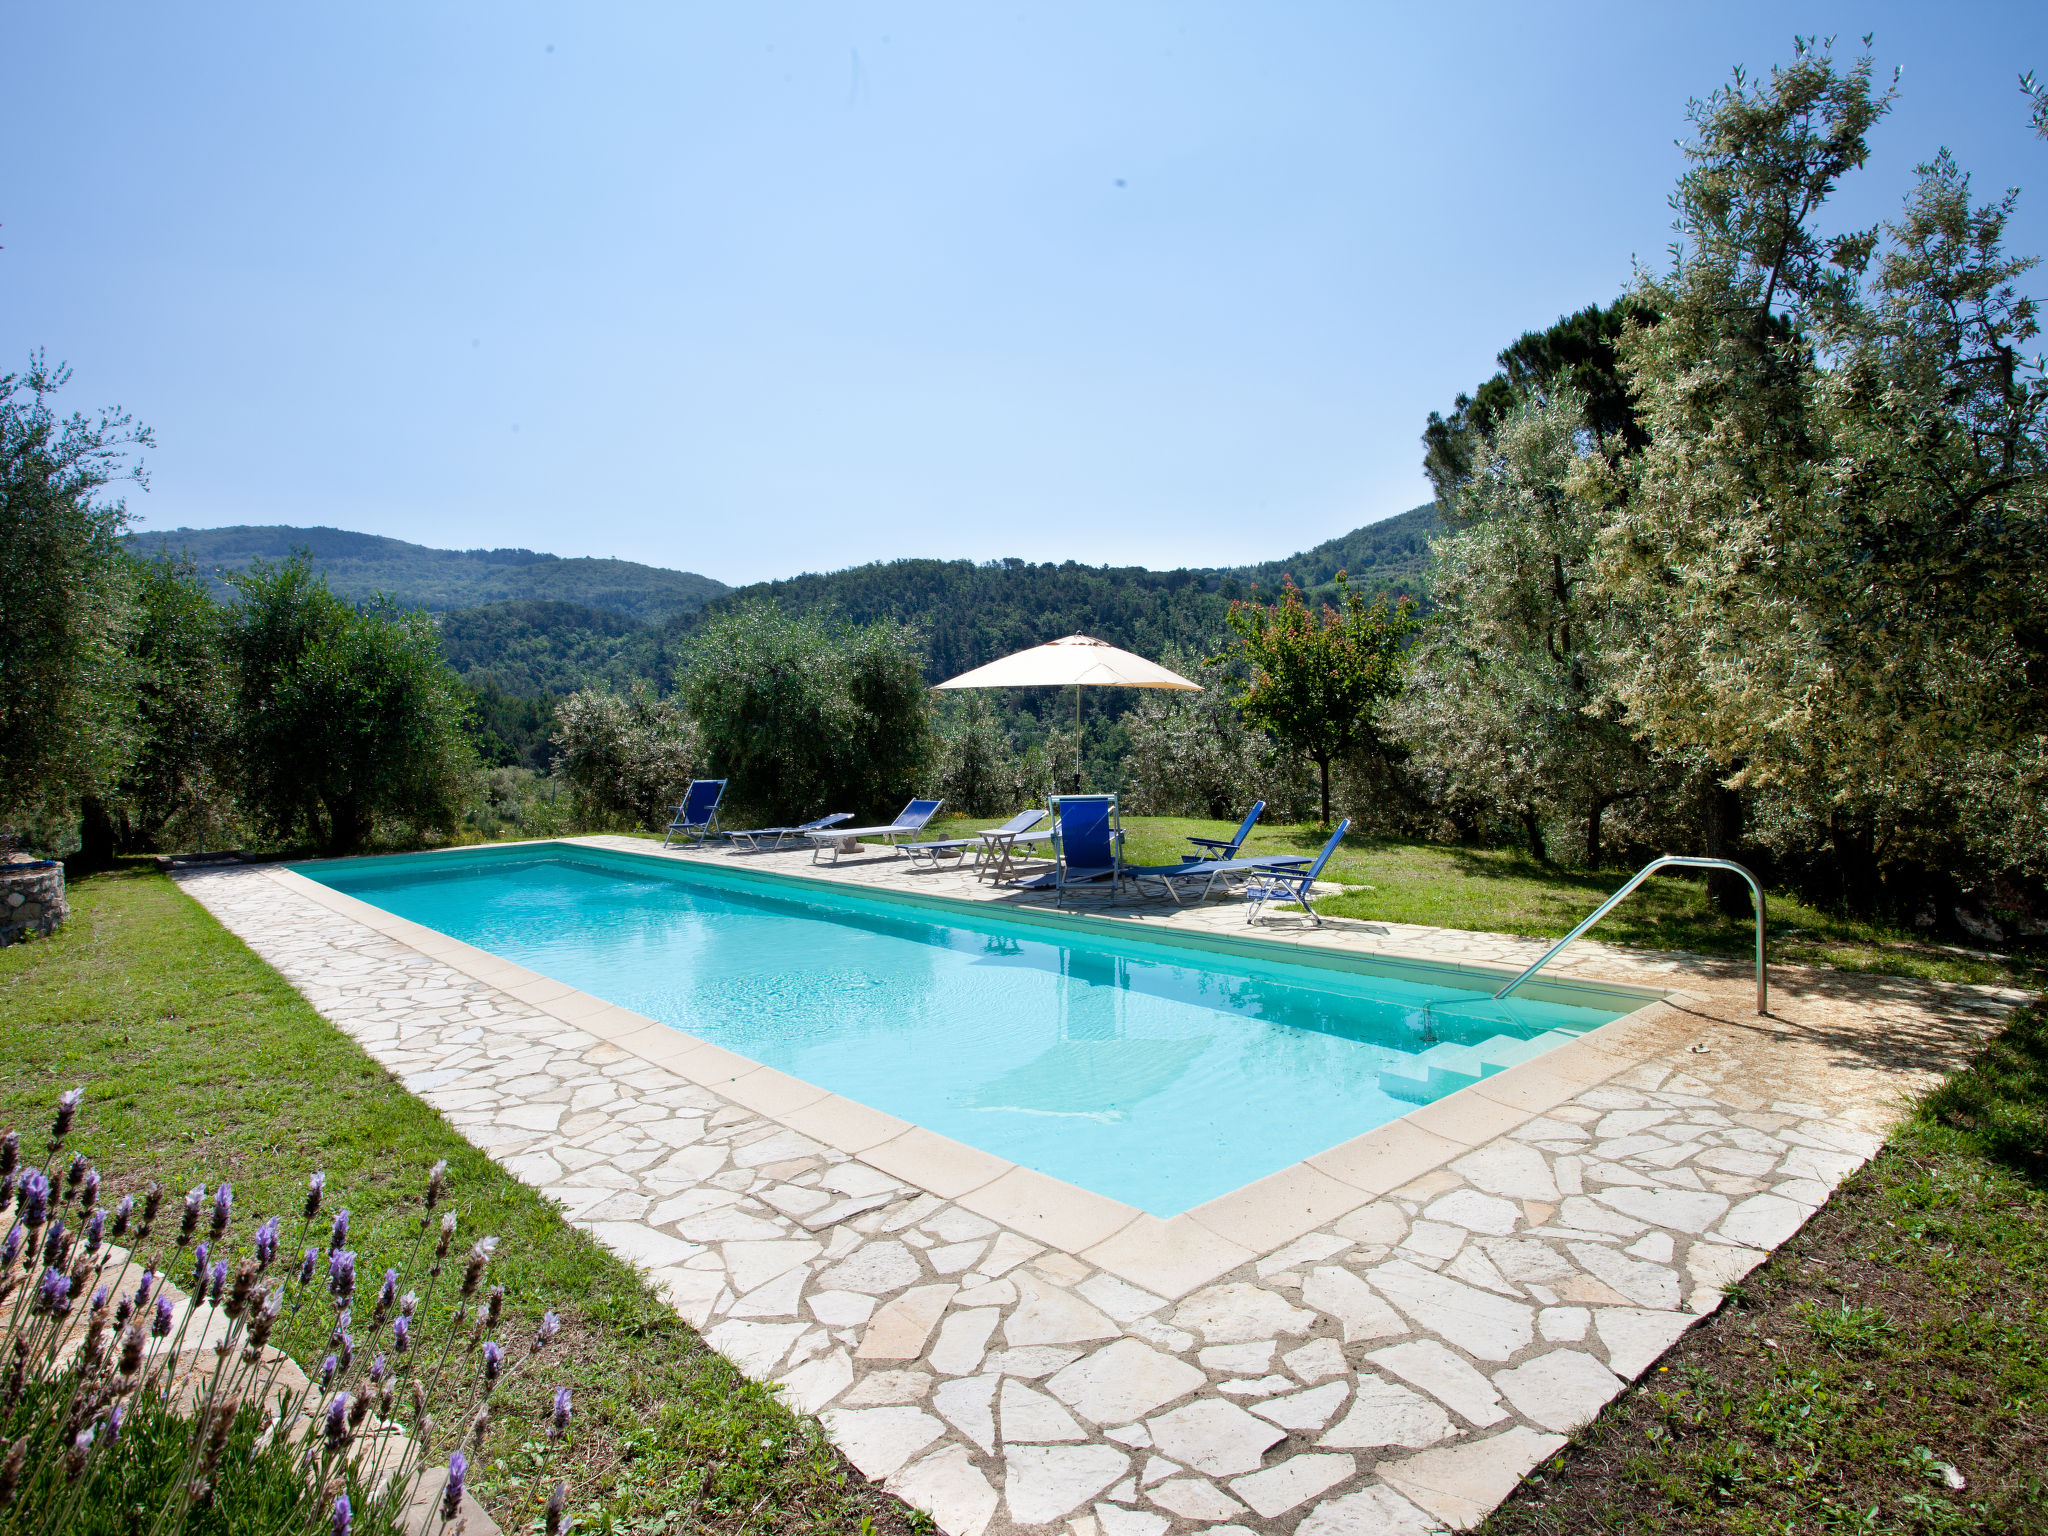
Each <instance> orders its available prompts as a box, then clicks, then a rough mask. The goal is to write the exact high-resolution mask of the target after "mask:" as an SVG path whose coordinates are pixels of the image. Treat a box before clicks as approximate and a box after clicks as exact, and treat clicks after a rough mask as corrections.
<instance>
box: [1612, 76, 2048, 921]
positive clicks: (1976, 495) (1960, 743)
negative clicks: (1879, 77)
mask: <svg viewBox="0 0 2048 1536" xmlns="http://www.w3.org/2000/svg"><path fill="white" fill-rule="evenodd" d="M1871 75H1872V70H1871V64H1870V61H1869V60H1868V59H1863V60H1859V61H1857V62H1855V63H1854V64H1852V65H1850V66H1848V67H1846V68H1844V67H1840V66H1838V65H1837V64H1836V62H1835V61H1834V60H1833V59H1832V58H1831V57H1830V56H1829V54H1828V53H1827V52H1826V50H1825V49H1823V48H1816V47H1814V46H1811V45H1807V44H1802V45H1801V46H1800V48H1799V51H1798V54H1797V57H1796V58H1795V59H1794V61H1793V62H1792V63H1791V64H1789V65H1787V66H1785V67H1782V68H1780V69H1777V70H1774V71H1773V72H1772V74H1771V75H1770V77H1769V78H1768V79H1766V80H1761V81H1751V80H1749V79H1747V78H1746V77H1744V76H1742V75H1741V74H1740V73H1738V74H1737V76H1736V77H1735V79H1734V81H1733V83H1732V84H1731V85H1730V86H1728V87H1727V88H1726V89H1724V90H1722V91H1719V92H1717V93H1716V94H1715V95H1714V96H1712V97H1711V98H1709V99H1708V100H1706V101H1704V102H1700V103H1696V104H1695V105H1694V108H1693V121H1694V124H1695V127H1696V129H1697V133H1696V137H1695V140H1694V142H1693V143H1692V144H1691V145H1690V146H1688V148H1687V155H1688V158H1689V161H1690V166H1689V168H1688V170H1687V172H1686V173H1685V176H1684V177H1683V179H1682V181H1681V182H1680V185H1679V189H1678V193H1677V195H1676V197H1675V199H1674V206H1675V207H1676V209H1677V211H1678V215H1679V217H1678V229H1679V236H1680V238H1679V241H1678V243H1677V245H1676V246H1675V248H1674V259H1673V262H1672V265H1671V267H1670V269H1669V270H1668V271H1666V272H1663V273H1660V274H1648V273H1646V274H1643V275H1642V276H1641V277H1640V279H1639V282H1638V286H1637V293H1636V297H1637V298H1638V299H1639V301H1640V302H1641V303H1642V304H1644V305H1645V306H1646V307H1647V308H1649V309H1652V310H1654V311H1655V312H1656V313H1657V314H1658V316H1659V317H1660V318H1659V319H1658V322H1657V323H1656V324H1655V325H1632V326H1630V327H1629V328H1628V329H1627V330H1626V331H1625V333H1624V334H1623V336H1622V337H1621V339H1620V342H1619V343H1618V348H1619V353H1620V358H1621V364H1622V368H1623V371H1624V373H1625V375H1626V376H1627V378H1628V379H1629V382H1630V384H1631V386H1632V388H1633V390H1634V392H1635V397H1636V402H1637V410H1638V413H1639V415H1640V417H1641V420H1642V422H1643V423H1644V425H1645V427H1646V428H1647V431H1648V435H1649V439H1650V441H1649V443H1648V445H1647V446H1646V447H1645V448H1644V449H1643V450H1642V451H1641V452H1640V453H1637V454H1634V455H1631V456H1629V457H1628V458H1627V459H1626V460H1624V461H1623V462H1622V463H1620V464H1619V465H1616V466H1613V468H1612V471H1611V473H1610V474H1609V475H1608V477H1607V483H1606V486H1605V489H1604V497H1605V501H1606V504H1607V506H1608V507H1609V508H1610V511H1611V517H1610V524H1609V526H1608V528H1607V529H1606V530H1605V532H1604V534H1603V536H1602V538H1601V540H1600V543H1599V546H1598V550H1597V554H1596V559H1595V568H1594V576H1595V583H1596V585H1597V586H1598V588H1599V589H1600V591H1601V593H1602V595H1603V597H1604V598H1605V599H1606V600H1607V601H1610V602H1612V603H1614V604H1617V605H1619V607H1621V608H1622V609H1625V610H1626V611H1627V612H1628V614H1629V616H1630V621H1629V624H1628V625H1627V627H1626V628H1625V630H1623V631H1620V632H1618V633H1617V634H1616V636H1615V638H1614V641H1613V643H1612V644H1611V646H1610V648H1609V662H1610V665H1611V667H1612V675H1611V680H1610V682H1609V684H1608V687H1609V691H1610V693H1611V695H1612V697H1613V698H1614V699H1615V700H1617V701H1618V702H1619V703H1620V704H1621V705H1622V706H1623V707H1624V708H1625V709H1626V711H1627V714H1628V718H1629V720H1630V721H1631V722H1632V723H1634V724H1635V725H1636V726H1637V727H1638V728H1639V729H1640V730H1642V731H1643V732H1645V733H1646V734H1647V735H1648V736H1649V737H1650V739H1651V740H1652V741H1653V742H1654V743H1655V744H1656V746H1657V747H1658V748H1659V749H1660V750H1662V751H1665V752H1671V753H1689V752H1696V753H1700V754H1704V755H1705V756H1706V757H1708V758H1709V759H1711V760H1712V761H1713V762H1714V763H1715V764H1716V765H1717V767H1718V770H1719V772H1720V774H1721V775H1722V776H1723V781H1724V782H1725V783H1726V784H1728V785H1729V786H1731V787H1732V788H1737V789H1744V790H1748V791H1750V792H1752V793H1760V794H1764V795H1768V796H1775V797H1782V798H1784V799H1786V800H1788V801H1789V802H1790V804H1791V805H1792V806H1793V807H1794V808H1796V811H1797V812H1798V814H1799V815H1800V816H1803V817H1804V818H1805V819H1806V820H1807V821H1808V822H1810V823H1811V824H1813V825H1816V826H1823V827H1825V828H1826V829H1827V836H1828V839H1829V841H1830V842H1831V844H1832V847H1833V852H1834V855H1835V857H1836V860H1837V862H1838V863H1839V865H1840V866H1841V868H1842V872H1843V874H1842V883H1843V887H1844V889H1845V891H1846V892H1847V893H1848V894H1849V895H1850V896H1851V897H1852V899H1854V898H1856V897H1858V896H1861V897H1863V898H1864V899H1866V900H1873V901H1874V899H1875V896H1876V893H1877V891H1878V889H1879V887H1880V883H1881V880H1880V877H1881V876H1885V877H1890V876H1897V877H1898V878H1899V880H1900V883H1901V886H1902V889H1901V891H1900V893H1899V895H1900V896H1901V898H1907V897H1909V896H1910V891H1909V890H1908V889H1906V888H1912V889H1918V886H1917V885H1916V881H1917V880H1919V879H1920V878H1921V877H1922V876H1924V873H1925V871H1926V869H1927V868H1928V867H1930V866H1933V867H1941V866H1950V865H1953V864H1954V863H1955V862H1956V861H1958V860H1967V859H1973V858H1974V859H1976V860H1979V861H1983V862H1986V863H1989V864H1993V865H1999V866H2004V867H2011V866H2012V865H2014V864H2015V863H2024V864H2029V865H2031V866H2032V867H2033V868H2034V869H2035V870H2037V871H2038V870H2041V869H2043V868H2048V846H2044V845H2043V844H2041V843H2039V842H2038V841H2031V838H2032V837H2033V835H2034V832H2033V831H2032V830H2030V829H2037V828H2038V818H2027V817H2024V816H2016V815H2015V814H2014V812H2015V810H2016V806H2015V804H2014V799H2015V797H2014V796H2013V795H2012V793H2011V787H2012V786H2013V785H2015V784H2018V785H2021V786H2028V785H2031V786H2035V787H2034V788H2033V789H2032V790H2031V791H2027V790H2025V789H2024V788H2023V790H2022V798H2023V797H2024V795H2025V794H2026V793H2032V794H2034V795H2036V796H2038V794H2039V792H2040V789H2041V788H2042V787H2048V773H2044V762H2048V736H2044V731H2048V583H2044V582H2043V581H2042V580H2041V579H2040V572H2041V556H2040V551H2041V550H2042V549H2043V548H2044V547H2048V479H2044V469H2048V445H2044V430H2043V429H2044V424H2048V387H2044V382H2043V377H2042V373H2041V369H2040V366H2039V363H2038V361H2037V360H2033V359H2030V358H2029V357H2028V356H2027V355H2026V353H2025V351H2024V348H2025V347H2026V346H2027V344H2028V343H2030V342H2032V341H2033V340H2034V339H2035V336H2036V332H2037V320H2036V311H2035V306H2034V303H2033V301H2032V300H2031V299H2029V298H2027V297H2025V296H2023V295H2022V294H2021V293H2019V291H2018V289H2017V288H2016V286H2015V280H2016V279H2017V278H2018V277H2019V276H2021V274H2023V273H2024V272H2026V271H2027V270H2028V269H2029V268H2030V267H2031V266H2032V265H2033V263H2032V261H2031V260H2025V259H2016V258H2013V257H2011V256H2008V255H2007V254H2006V253H2005V251H2004V249H2003V237H2004V231H2005V226H2006V223H2007V221H2008V218H2009V216H2010V212H2011V207H2012V202H2011V199H2010V198H2007V199H2005V200H2003V201H2000V202H1995V203H1989V204H1982V203H1977V202H1975V201H1973V200H1972V197H1971V194H1970V188H1969V181H1968V178H1967V177H1966V176H1965V175H1964V174H1963V173H1962V172H1961V171H1960V170H1959V169H1958V168H1957V167H1956V166H1955V164H1954V162H1953V161H1952V160H1951V159H1950V158H1949V157H1948V156H1947V155H1946V154H1945V153H1944V154H1942V155H1940V156H1938V157H1937V158H1936V159H1934V160H1933V161H1931V162H1929V163H1927V164H1926V165H1923V166H1922V167H1921V168H1920V173H1919V179H1918V183H1917V185H1916V186H1915V188H1914V190H1913V191H1912V193H1911V194H1910V195H1909V197H1908V199H1907V201H1906V206H1905V208H1904V210H1903V212H1902V214H1901V215H1900V217H1899V218H1898V219H1897V220H1895V221H1892V222H1890V223H1887V224H1885V225H1882V226H1879V227H1876V228H1871V229H1864V230H1850V231H1846V232H1837V233H1833V234H1830V233H1826V232H1824V231H1823V230H1821V229H1820V228H1819V227H1818V225H1819V216H1820V213H1821V210H1822V209H1823V207H1824V205H1825V204H1826V202H1827V199H1828V198H1829V196H1830V194H1832V193H1833V191H1834V190H1835V188H1836V186H1837V184H1838V183H1839V181H1840V179H1841V178H1842V177H1843V176H1844V175H1846V174H1847V173H1849V172H1850V171H1852V170H1854V169H1855V168H1857V167H1858V166H1860V165H1862V164H1863V162H1864V159H1865V157H1866V154H1867V144H1866V136H1867V133H1868V131H1869V130H1870V128H1871V127H1872V125H1873V124H1875V123H1876V122H1877V121H1878V120H1879V119H1880V118H1881V117H1882V116H1883V114H1884V113H1885V112H1886V111H1887V110H1888V107H1889V105H1890V101H1891V95H1890V93H1889V92H1880V91H1878V90H1877V89H1876V88H1875V87H1874V85H1873V83H1872V78H1871ZM1781 819H1785V820H1792V819H1796V818H1793V817H1784V818H1781ZM1709 851H1712V850H1711V849H1710V850H1709ZM1916 871H1918V872H1919V873H1918V874H1916V873H1915V872H1916ZM1910 899H1912V900H1914V901H1915V902H1916V903H1917V900H1918V899H1919V898H1918V897H1917V896H1912V897H1910Z"/></svg>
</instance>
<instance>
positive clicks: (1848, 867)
mask: <svg viewBox="0 0 2048 1536" xmlns="http://www.w3.org/2000/svg"><path fill="white" fill-rule="evenodd" d="M1828 835H1829V838H1830V839H1831V840H1832V841H1833V843H1834V845H1835V871H1836V874H1837V876H1838V877H1839V878H1840V880H1841V882H1842V905H1844V906H1845V907H1847V908H1848V909H1849V910H1850V911H1851V912H1854V913H1855V914H1856V915H1857V916H1858V917H1871V916H1874V915H1875V914H1876V912H1877V909H1878V905H1879V895H1880V893H1881V890H1882V886H1881V884H1880V882H1879V879H1878V870H1877V838H1876V836H1875V834H1874V833H1873V832H1872V830H1871V826H1870V823H1869V821H1867V820H1866V819H1865V818H1863V817H1861V816H1854V815H1850V814H1849V813H1848V812H1846V811H1837V812H1835V813H1834V814H1833V815H1832V816H1830V817H1829V818H1828Z"/></svg>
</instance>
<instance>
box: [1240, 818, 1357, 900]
mask: <svg viewBox="0 0 2048 1536" xmlns="http://www.w3.org/2000/svg"><path fill="white" fill-rule="evenodd" d="M1350 830H1351V818H1350V817H1349V816H1346V817H1345V818H1344V819H1343V820H1342V821H1340V822H1338V823H1337V830H1336V831H1334V832H1332V833H1331V834H1330V840H1329V841H1328V842H1327V843H1325V844H1323V851H1322V852H1321V853H1319V854H1317V855H1316V861H1315V863H1313V864H1311V865H1309V867H1308V868H1307V869H1269V870H1267V871H1265V872H1264V873H1262V874H1257V875H1254V876H1252V878H1251V879H1250V880H1248V881H1246V882H1245V887H1244V893H1245V895H1246V896H1248V897H1250V898H1251V905H1250V906H1249V907H1248V908H1247V909H1246V911H1245V917H1244V920H1245V921H1246V922H1247V923H1255V922H1257V921H1258V920H1259V915H1260V914H1261V913H1262V912H1264V911H1265V909H1266V903H1267V902H1269V901H1298V902H1300V903H1301V910H1302V911H1304V912H1306V913H1307V914H1308V915H1309V920H1310V921H1311V922H1313V923H1314V924H1315V925H1316V926H1317V927H1318V928H1320V927H1322V926H1323V919H1322V917H1321V915H1320V914H1318V913H1317V911H1316V909H1315V908H1314V907H1312V906H1310V905H1309V904H1308V893H1309V891H1310V889H1311V888H1312V887H1313V886H1314V885H1315V883H1316V880H1317V878H1318V877H1319V876H1320V875H1321V874H1322V872H1323V866H1324V865H1325V864H1327V863H1329V862H1330V855H1331V854H1333V853H1335V852H1336V851H1337V845H1338V844H1339V843H1341V842H1343V841H1344V834H1345V833H1346V832H1349V831H1350Z"/></svg>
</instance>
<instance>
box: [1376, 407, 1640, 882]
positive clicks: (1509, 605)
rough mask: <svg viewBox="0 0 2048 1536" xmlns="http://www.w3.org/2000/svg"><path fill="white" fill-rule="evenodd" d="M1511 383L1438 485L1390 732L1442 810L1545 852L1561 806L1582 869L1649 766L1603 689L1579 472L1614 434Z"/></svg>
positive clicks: (1615, 451)
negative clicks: (1426, 598) (1502, 825)
mask: <svg viewBox="0 0 2048 1536" xmlns="http://www.w3.org/2000/svg"><path fill="white" fill-rule="evenodd" d="M1524 390H1525V392H1524V393H1523V394H1522V395H1521V397H1520V398H1519V399H1518V400H1516V401H1514V402H1512V403H1510V404H1508V405H1507V406H1506V407H1505V408H1504V409H1503V410H1502V411H1501V412H1499V413H1498V414H1496V415H1495V417H1494V418H1493V421H1492V424H1491V426H1490V428H1487V429H1481V430H1475V431H1471V432H1469V433H1468V434H1467V435H1466V436H1465V438H1464V439H1463V441H1462V442H1461V444H1460V446H1461V447H1462V449H1463V451H1464V455H1465V457H1464V462H1463V465H1462V470H1463V472H1462V473H1461V474H1459V475H1457V476H1456V477H1452V476H1449V475H1446V476H1444V477H1443V480H1442V483H1441V484H1440V490H1439V494H1440V501H1439V506H1440V507H1441V508H1442V509H1443V516H1444V520H1445V523H1446V525H1447V527H1448V529H1449V531H1448V532H1447V533H1446V534H1445V535H1444V536H1443V537H1441V538H1439V539H1437V540H1436V541H1435V544H1434V546H1433V550H1432V553H1433V563H1432V566H1431V571H1430V576H1429V583H1430V597H1431V599H1432V610H1433V611H1432V613H1431V615H1430V617H1429V619H1428V620H1427V621H1426V623H1425V625H1424V628H1423V631H1422V636H1421V639H1420V640H1419V642H1418V643H1417V645H1416V647H1415V650H1414V653H1413V656H1412V658H1411V661H1410V665H1409V673H1408V683H1407V687H1406V689H1405V691H1404V692H1403V694H1402V697H1401V699H1400V701H1399V702H1398V704H1397V705H1396V706H1395V713H1394V717H1393V718H1394V729H1395V732H1396V734H1398V735H1399V737H1400V738H1401V739H1402V740H1403V741H1404V742H1406V743H1407V744H1408V745H1409V747H1410V749H1411V753H1412V755H1411V757H1410V759H1409V762H1408V770H1409V772H1410V773H1411V774H1413V775H1416V776H1418V777H1419V779H1420V781H1421V782H1422V783H1423V784H1424V785H1425V786H1426V787H1427V792H1428V793H1429V795H1430V797H1431V798H1432V800H1433V801H1434V802H1435V803H1436V804H1438V805H1439V806H1441V807H1443V808H1444V811H1445V813H1446V814H1447V815H1448V816H1450V817H1451V819H1452V820H1453V821H1454V822H1457V821H1461V820H1462V821H1464V822H1465V823H1466V824H1467V825H1468V826H1474V825H1475V824H1476V823H1477V822H1479V821H1481V820H1483V819H1486V818H1489V817H1499V818H1502V819H1505V820H1507V821H1509V822H1511V823H1512V824H1514V825H1516V826H1517V827H1519V829H1520V830H1521V833H1522V836H1523V837H1524V839H1525V840H1526V841H1527V843H1528V845H1529V850H1530V852H1531V853H1532V854H1533V855H1534V856H1535V857H1536V858H1538V859H1547V858H1548V856H1549V850H1548V847H1547V844H1546V842H1545V836H1544V828H1545V826H1546V825H1547V824H1551V823H1554V822H1556V821H1558V820H1561V819H1567V818H1569V819H1571V820H1573V821H1575V822H1577V824H1578V825H1579V826H1580V827H1582V828H1583V829H1584V842H1583V857H1584V860H1585V862H1586V863H1587V864H1588V865H1590V866H1593V867H1596V868H1597V867H1598V866H1599V864H1600V863H1601V860H1602V854H1603V848H1602V843H1601V831H1602V821H1603V818H1604V817H1605V815H1606V813H1607V811H1608V810H1609V808H1610V807H1612V806H1614V805H1616V804H1617V803H1619V802H1622V801H1626V800H1629V799H1632V798H1634V797H1636V796H1638V795H1640V794H1642V793H1643V792H1644V791H1645V790H1646V789H1647V788H1649V787H1650V786H1651V784H1652V782H1653V781H1654V780H1655V779H1656V778H1657V776H1658V765H1657V764H1656V763H1654V762H1653V761H1652V756H1651V754H1650V752H1649V751H1648V750H1647V749H1646V747H1645V745H1644V744H1643V743H1642V742H1641V741H1639V740H1638V739H1637V736H1636V734H1635V732H1633V731H1632V730H1631V729H1630V728H1629V726H1628V724H1627V722H1626V721H1625V720H1624V719H1622V711H1621V709H1620V707H1619V705H1618V704H1617V703H1616V702H1615V701H1614V700H1613V698H1612V696H1611V691H1610V688H1609V677H1608V667H1607V662H1606V656H1607V653H1608V651H1609V649H1610V648H1611V647H1612V646H1613V645H1614V644H1615V642H1616V639H1617V636H1618V635H1619V634H1620V633H1621V632H1622V631H1623V630H1625V629H1626V624H1627V616H1626V613H1625V611H1624V610H1622V609H1621V608H1619V607H1618V605H1617V604H1616V603H1615V602H1614V601H1613V600H1612V599H1611V598H1609V597H1607V596H1605V595H1604V594H1602V593H1601V592H1600V591H1599V590H1598V589H1597V588H1596V586H1595V584H1594V581H1593V577H1592V563H1593V552H1594V547H1595V545H1596V543H1597V541H1598V539H1599V537H1600V534H1601V531H1602V529H1603V527H1604V524H1605V508H1604V506H1603V505H1602V502H1601V499H1600V498H1599V497H1598V496H1597V495H1589V494H1587V490H1586V487H1585V485H1584V483H1583V482H1584V480H1585V477H1586V476H1587V474H1588V473H1589V471H1591V472H1595V473H1597V472H1599V471H1602V470H1604V469H1605V468H1606V466H1607V464H1608V463H1609V461H1610V459H1611V458H1613V457H1618V456H1619V455H1620V454H1621V453H1622V452H1623V451H1624V449H1625V444H1624V443H1623V442H1622V441H1621V440H1620V438H1619V436H1618V435H1616V434H1610V435H1608V436H1606V437H1604V438H1603V437H1602V436H1601V435H1599V434H1597V433H1596V432H1595V430H1594V429H1593V427H1592V425H1591V423H1590V422H1589V420H1588V415H1587V410H1586V397H1585V396H1584V395H1583V394H1582V393H1581V392H1580V391H1579V390H1577V389H1576V388H1574V387H1571V386H1570V385H1565V386H1563V387H1552V388H1541V387H1538V386H1536V385H1534V384H1533V383H1532V384H1527V385H1525V386H1524Z"/></svg>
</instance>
